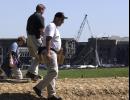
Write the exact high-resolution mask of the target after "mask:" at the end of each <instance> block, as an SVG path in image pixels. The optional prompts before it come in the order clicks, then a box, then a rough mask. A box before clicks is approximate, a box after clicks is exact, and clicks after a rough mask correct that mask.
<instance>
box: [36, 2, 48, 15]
mask: <svg viewBox="0 0 130 100" xmlns="http://www.w3.org/2000/svg"><path fill="white" fill-rule="evenodd" d="M45 9H46V7H45V6H44V5H43V4H38V5H37V7H36V12H38V13H41V14H43V13H44V11H45Z"/></svg>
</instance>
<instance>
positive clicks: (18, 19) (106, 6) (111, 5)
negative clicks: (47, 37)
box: [0, 0, 129, 41]
mask: <svg viewBox="0 0 130 100" xmlns="http://www.w3.org/2000/svg"><path fill="white" fill-rule="evenodd" d="M39 3H42V4H44V5H45V6H46V10H45V13H44V15H43V16H44V17H45V25H48V24H49V23H50V22H52V20H53V17H54V15H55V13H56V12H59V11H60V12H64V14H65V16H67V17H68V19H67V20H65V22H64V24H63V25H62V26H61V27H59V30H60V32H61V37H62V38H75V37H76V36H77V34H78V31H79V29H80V25H81V23H82V21H83V19H84V17H85V15H86V14H87V15H88V16H87V20H88V22H89V26H90V27H91V31H92V33H93V34H91V32H90V31H89V28H88V24H87V23H86V24H85V26H84V29H83V31H82V34H81V37H80V40H79V41H87V39H88V38H90V37H91V36H93V37H105V36H121V37H128V36H129V0H0V13H1V14H0V38H17V37H18V36H20V35H24V36H26V23H27V19H28V17H29V16H30V15H31V14H33V13H34V12H35V8H36V5H37V4H39Z"/></svg>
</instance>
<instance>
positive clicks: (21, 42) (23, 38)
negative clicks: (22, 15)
mask: <svg viewBox="0 0 130 100" xmlns="http://www.w3.org/2000/svg"><path fill="white" fill-rule="evenodd" d="M17 43H18V45H19V46H22V45H24V44H25V43H26V38H25V37H24V36H20V37H18V39H17Z"/></svg>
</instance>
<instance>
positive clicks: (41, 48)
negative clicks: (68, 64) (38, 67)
mask: <svg viewBox="0 0 130 100" xmlns="http://www.w3.org/2000/svg"><path fill="white" fill-rule="evenodd" d="M45 49H46V47H39V48H38V54H41V52H42V51H43V50H45ZM51 50H52V51H54V52H55V53H57V51H56V50H55V49H53V48H51Z"/></svg>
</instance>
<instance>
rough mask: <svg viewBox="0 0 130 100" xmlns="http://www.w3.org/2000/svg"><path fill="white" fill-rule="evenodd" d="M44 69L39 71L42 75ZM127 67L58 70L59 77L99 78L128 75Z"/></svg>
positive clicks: (44, 71) (44, 72)
mask: <svg viewBox="0 0 130 100" xmlns="http://www.w3.org/2000/svg"><path fill="white" fill-rule="evenodd" d="M46 72H47V71H46V70H40V71H39V73H40V74H41V75H42V76H44V75H45V74H46ZM128 76H129V68H128V67H127V68H97V69H69V70H59V78H99V77H128Z"/></svg>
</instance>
